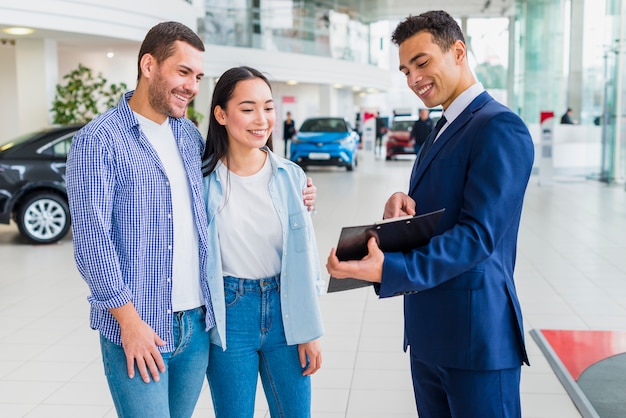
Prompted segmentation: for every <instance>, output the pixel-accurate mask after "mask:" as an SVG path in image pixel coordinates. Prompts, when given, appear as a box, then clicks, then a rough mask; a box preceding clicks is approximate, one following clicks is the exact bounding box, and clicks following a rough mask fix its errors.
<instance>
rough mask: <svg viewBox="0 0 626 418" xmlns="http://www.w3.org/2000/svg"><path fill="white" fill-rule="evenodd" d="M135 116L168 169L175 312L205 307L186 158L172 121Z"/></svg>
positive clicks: (173, 306) (173, 303)
mask: <svg viewBox="0 0 626 418" xmlns="http://www.w3.org/2000/svg"><path fill="white" fill-rule="evenodd" d="M135 116H136V117H137V120H138V121H139V125H140V126H141V130H142V132H143V133H144V134H145V136H146V137H147V138H148V140H149V141H150V144H151V145H152V147H153V148H154V149H155V150H156V152H157V154H158V156H159V159H160V160H161V164H163V167H164V168H165V173H166V175H167V178H168V180H169V184H170V189H171V194H172V212H173V213H172V219H173V224H174V247H173V251H174V259H173V267H172V270H173V271H172V276H173V277H172V309H173V311H174V312H178V311H185V310H188V309H193V308H197V307H198V306H202V305H204V302H203V300H202V290H201V288H200V267H199V266H200V265H199V260H198V231H197V230H196V225H195V223H194V220H193V209H192V203H191V192H190V190H189V181H188V180H187V174H186V172H185V166H184V164H183V159H182V157H181V156H180V151H179V150H178V146H177V145H176V139H175V138H174V133H173V132H172V128H171V126H170V124H169V118H168V119H167V120H166V121H165V122H163V123H162V124H160V125H159V124H158V123H156V122H154V121H152V120H150V119H148V118H145V117H143V116H141V115H140V114H138V113H135ZM155 204H158V203H157V202H155Z"/></svg>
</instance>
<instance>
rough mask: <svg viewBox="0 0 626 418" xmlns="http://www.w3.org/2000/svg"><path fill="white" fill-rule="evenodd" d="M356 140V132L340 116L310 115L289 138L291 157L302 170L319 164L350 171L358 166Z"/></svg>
mask: <svg viewBox="0 0 626 418" xmlns="http://www.w3.org/2000/svg"><path fill="white" fill-rule="evenodd" d="M359 141H360V137H359V134H358V133H357V132H356V131H355V130H354V129H353V128H352V126H350V123H348V121H346V120H345V119H343V118H333V117H322V118H309V119H306V120H305V121H304V122H303V123H302V126H301V127H300V130H299V131H298V133H297V134H296V137H295V138H294V139H293V140H292V141H291V150H290V159H291V161H294V162H295V163H296V164H298V165H299V166H300V167H302V168H303V169H304V170H306V169H307V167H308V166H311V165H321V166H339V167H346V169H347V170H348V171H352V170H353V169H354V167H356V165H357V149H358V144H359Z"/></svg>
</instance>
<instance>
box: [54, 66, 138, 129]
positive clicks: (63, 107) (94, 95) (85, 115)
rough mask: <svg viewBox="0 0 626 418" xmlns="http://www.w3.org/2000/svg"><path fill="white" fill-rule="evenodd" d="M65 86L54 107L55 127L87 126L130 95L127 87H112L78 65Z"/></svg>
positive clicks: (60, 87)
mask: <svg viewBox="0 0 626 418" xmlns="http://www.w3.org/2000/svg"><path fill="white" fill-rule="evenodd" d="M63 80H65V84H64V85H61V84H57V86H56V96H55V99H54V102H53V103H52V109H51V111H52V113H53V115H54V117H53V122H54V123H55V124H61V125H66V124H73V123H87V122H89V121H90V120H92V119H93V118H95V117H96V116H97V115H99V114H100V113H102V112H104V111H106V110H107V109H109V108H110V107H112V106H114V105H115V104H116V103H117V102H118V101H119V99H120V97H121V95H122V94H123V93H124V92H125V91H126V89H127V87H126V84H125V83H120V84H110V85H109V86H108V87H107V80H106V79H105V78H104V77H103V76H102V74H100V73H98V74H97V75H94V72H93V71H92V70H91V69H90V68H88V67H85V66H84V65H82V64H78V68H77V69H75V70H73V71H71V72H70V73H69V74H66V75H64V76H63Z"/></svg>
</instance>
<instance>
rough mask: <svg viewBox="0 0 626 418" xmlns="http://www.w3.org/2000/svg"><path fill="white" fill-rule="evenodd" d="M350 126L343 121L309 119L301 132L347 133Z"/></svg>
mask: <svg viewBox="0 0 626 418" xmlns="http://www.w3.org/2000/svg"><path fill="white" fill-rule="evenodd" d="M346 131H348V126H347V124H346V121H345V120H343V119H307V120H305V121H304V122H303V123H302V126H301V127H300V132H346Z"/></svg>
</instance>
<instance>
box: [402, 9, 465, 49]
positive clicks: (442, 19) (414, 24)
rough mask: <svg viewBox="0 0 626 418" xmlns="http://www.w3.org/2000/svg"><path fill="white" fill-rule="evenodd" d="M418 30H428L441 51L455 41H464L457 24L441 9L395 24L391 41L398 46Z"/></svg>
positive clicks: (418, 31) (448, 47) (410, 17)
mask: <svg viewBox="0 0 626 418" xmlns="http://www.w3.org/2000/svg"><path fill="white" fill-rule="evenodd" d="M420 32H428V33H430V34H431V35H432V36H433V42H434V43H435V44H437V45H439V48H441V50H442V51H444V52H445V51H448V50H449V49H450V48H451V47H452V45H453V44H454V43H455V42H456V41H461V42H463V43H465V37H464V36H463V31H462V30H461V28H460V27H459V24H458V23H457V22H456V20H454V18H453V17H452V16H450V15H449V14H448V13H447V12H444V11H443V10H432V11H430V12H425V13H422V14H421V15H419V16H409V17H407V18H406V19H404V20H403V21H402V22H400V23H399V24H398V26H396V29H395V30H394V31H393V34H392V35H391V41H392V42H393V43H394V44H396V45H398V46H400V45H401V44H402V43H403V42H404V41H406V40H407V39H409V38H411V37H413V36H414V35H417V34H418V33H420Z"/></svg>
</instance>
